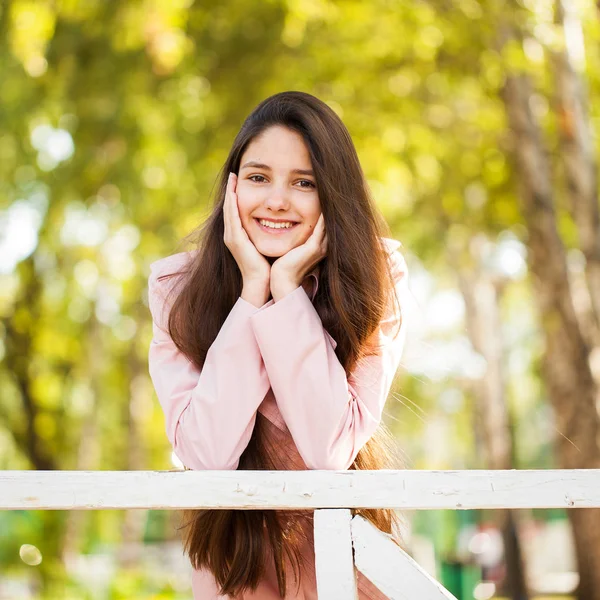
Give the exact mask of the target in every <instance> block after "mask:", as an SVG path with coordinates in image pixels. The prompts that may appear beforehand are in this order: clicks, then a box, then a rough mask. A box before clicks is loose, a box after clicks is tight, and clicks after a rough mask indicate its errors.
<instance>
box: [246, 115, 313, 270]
mask: <svg viewBox="0 0 600 600" xmlns="http://www.w3.org/2000/svg"><path fill="white" fill-rule="evenodd" d="M236 193H237V197H238V206H239V212H240V219H241V221H242V226H243V227H244V229H245V230H246V233H247V234H248V237H249V238H250V240H251V241H252V243H253V244H254V245H255V246H256V249H257V250H258V251H259V252H260V253H261V254H262V255H263V256H266V257H273V258H275V257H279V256H283V255H284V254H285V253H287V252H289V251H290V250H291V249H292V248H295V247H296V246H300V245H301V244H303V243H304V242H305V241H306V240H307V239H308V238H309V237H310V235H311V234H312V232H313V230H314V228H315V225H316V224H317V221H318V219H319V216H320V215H321V204H320V202H319V194H318V193H317V188H316V180H315V177H314V175H313V174H312V165H311V161H310V156H309V153H308V149H307V147H306V144H305V143H304V139H303V138H302V136H301V135H300V134H299V133H296V132H295V131H291V130H290V129H287V128H285V127H281V126H279V125H277V126H273V127H270V128H268V129H266V130H265V131H263V132H262V134H260V135H259V136H257V137H256V138H254V139H253V140H252V142H250V144H248V147H247V148H246V151H245V152H244V154H243V155H242V158H241V162H240V170H239V173H238V183H237V189H236ZM260 221H262V222H263V223H264V221H267V223H265V224H264V225H263V224H261V223H260ZM268 221H271V222H270V223H268ZM273 222H280V228H272V227H269V225H273ZM290 222H291V223H294V224H293V225H292V226H291V227H290V228H289V229H288V228H285V227H281V225H285V226H287V225H288V224H289V223H290Z"/></svg>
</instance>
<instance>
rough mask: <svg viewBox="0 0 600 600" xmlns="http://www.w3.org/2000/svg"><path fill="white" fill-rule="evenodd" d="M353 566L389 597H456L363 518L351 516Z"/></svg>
mask: <svg viewBox="0 0 600 600" xmlns="http://www.w3.org/2000/svg"><path fill="white" fill-rule="evenodd" d="M351 529H352V543H353V545H354V561H355V564H356V568H357V569H358V570H359V571H360V572H361V573H362V574H363V575H365V577H367V578H368V579H370V580H371V581H372V582H373V583H374V584H375V586H376V587H377V588H378V589H379V590H381V591H382V592H383V593H384V594H385V595H386V596H388V597H389V598H390V600H414V599H415V598H419V600H456V598H455V596H453V595H452V594H451V593H450V592H449V591H448V590H447V589H446V588H445V587H444V586H443V585H442V584H441V583H439V582H438V581H436V580H435V579H434V578H433V577H432V576H431V575H429V573H427V571H425V570H424V569H423V568H422V567H421V566H420V565H419V564H418V563H417V562H415V561H414V560H413V559H412V558H411V557H410V556H409V555H408V554H407V553H406V552H405V551H404V550H402V548H400V547H399V546H397V545H396V544H395V543H394V542H393V541H392V540H391V539H390V538H389V537H388V536H386V535H385V534H384V533H382V532H381V531H379V529H377V527H375V526H374V525H373V524H372V523H370V522H369V521H367V520H366V519H365V518H363V517H361V516H359V515H356V516H355V517H354V518H353V519H352V524H351Z"/></svg>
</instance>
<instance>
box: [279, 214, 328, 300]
mask: <svg viewBox="0 0 600 600" xmlns="http://www.w3.org/2000/svg"><path fill="white" fill-rule="evenodd" d="M326 255H327V234H326V233H325V219H324V217H323V214H321V216H320V217H319V220H318V221H317V224H316V225H315V228H314V231H313V232H312V234H311V235H310V237H309V238H308V239H307V240H306V242H304V243H303V244H301V245H300V246H297V247H296V248H292V250H290V251H289V252H287V253H286V254H284V255H283V256H282V257H280V258H278V259H277V260H276V261H275V262H274V263H273V264H272V265H271V280H270V281H271V294H272V295H273V300H275V302H277V300H280V299H281V298H283V297H284V296H286V295H287V294H289V293H290V292H293V291H294V290H295V289H296V288H297V287H298V286H299V285H300V284H301V283H302V280H303V279H304V277H306V275H307V273H309V271H310V270H311V269H312V268H313V267H314V266H315V265H316V264H317V263H318V262H319V261H321V260H322V259H323V258H325V256H326Z"/></svg>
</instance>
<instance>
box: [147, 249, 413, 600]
mask: <svg viewBox="0 0 600 600" xmlns="http://www.w3.org/2000/svg"><path fill="white" fill-rule="evenodd" d="M382 241H383V245H384V247H385V248H386V250H387V252H388V254H389V258H390V260H391V263H392V265H393V273H394V277H395V282H396V290H397V293H398V297H399V300H400V303H401V304H402V302H403V298H406V295H407V294H408V293H409V292H408V276H407V269H406V263H405V261H404V258H403V257H402V255H401V254H400V252H399V251H398V250H397V249H398V247H399V246H400V245H401V244H400V242H397V241H396V240H393V239H389V238H382ZM195 252H196V251H195V250H194V251H191V252H180V253H178V254H173V255H171V256H167V257H165V258H162V259H160V260H157V261H155V262H154V263H152V264H151V265H150V268H151V273H150V277H149V279H148V300H149V306H150V311H151V314H152V318H153V333H154V335H153V338H152V342H151V344H150V350H149V371H150V376H151V378H152V382H153V384H154V388H155V390H156V394H157V396H158V400H159V402H160V405H161V407H162V409H163V411H164V414H165V420H166V432H167V437H168V439H169V441H170V442H171V445H172V446H173V449H174V451H175V453H176V455H177V456H178V457H179V459H180V460H181V462H182V463H183V464H184V465H185V466H186V467H187V468H189V469H194V470H199V469H222V470H225V469H236V468H237V466H238V463H239V458H240V455H241V454H242V452H243V451H244V449H245V448H246V446H247V444H248V442H249V440H250V436H251V435H252V431H253V428H254V423H255V420H256V413H257V411H258V412H259V413H261V414H262V415H263V416H264V417H266V423H267V436H268V438H269V439H271V440H272V441H273V443H274V444H276V445H277V446H278V447H283V448H285V451H284V452H279V453H277V456H279V457H280V458H281V464H280V465H279V468H281V469H282V470H283V469H287V470H300V469H333V470H345V469H348V467H349V466H350V465H351V464H352V462H353V461H354V459H355V457H356V455H357V453H358V451H359V450H360V448H361V447H362V446H363V445H364V444H365V443H366V442H367V441H368V439H369V438H370V437H371V435H372V434H373V432H374V431H375V429H376V428H377V426H378V425H379V423H380V421H381V416H382V411H383V408H384V405H385V402H386V399H387V396H388V393H389V391H390V388H391V385H392V380H393V379H394V376H395V373H396V370H397V368H398V365H399V363H400V357H401V354H402V349H403V346H404V339H405V334H406V327H405V325H404V324H403V325H402V326H401V328H400V334H399V335H398V336H396V337H395V338H393V337H392V336H393V334H394V333H395V332H396V330H397V327H398V322H399V319H400V315H399V314H397V313H395V312H390V314H388V315H386V316H385V318H384V319H383V320H382V321H381V324H380V329H379V342H380V343H382V344H383V349H382V351H381V352H380V354H379V355H377V356H369V357H366V358H363V359H362V360H361V361H360V362H359V363H358V365H357V367H356V369H355V370H354V372H353V373H352V374H351V375H350V376H349V377H348V378H347V377H346V374H345V371H344V368H343V366H342V365H341V364H340V362H339V360H338V358H337V356H336V354H335V351H334V350H335V347H336V341H335V340H334V339H333V338H332V337H331V336H330V335H329V333H328V332H327V331H325V329H324V328H323V326H322V324H321V320H320V318H319V315H318V313H317V312H316V310H315V308H314V306H313V304H312V301H313V300H314V297H315V294H316V291H317V288H318V284H319V278H318V276H319V267H318V266H317V267H316V268H315V269H313V271H311V273H309V274H308V275H307V276H306V278H305V280H304V281H303V283H302V285H301V286H299V287H298V288H296V289H295V290H294V291H293V292H290V293H289V294H287V295H286V296H284V297H283V298H281V299H280V300H279V301H277V302H274V301H273V300H270V301H269V302H267V303H266V304H264V305H263V306H262V307H260V308H257V307H255V306H254V305H252V304H251V303H249V302H247V301H246V300H244V299H243V298H241V297H240V298H238V300H237V302H236V303H235V304H234V306H233V308H232V309H231V312H230V313H229V315H228V316H227V319H226V320H225V322H224V323H223V326H222V327H221V330H220V331H219V334H218V335H217V337H216V339H215V341H214V342H213V344H212V345H211V347H210V349H209V350H208V353H207V356H206V361H205V363H204V366H203V368H202V369H201V370H198V369H197V368H196V367H195V366H194V365H193V364H192V363H191V362H190V361H189V360H188V359H187V358H186V357H185V356H183V355H182V353H181V352H179V351H178V349H177V348H176V346H175V345H174V343H173V341H172V340H171V338H170V337H169V335H168V333H167V325H166V324H167V319H168V310H169V308H168V306H166V305H165V294H166V292H167V291H168V289H169V287H170V286H171V285H172V284H173V282H174V281H175V279H176V278H166V279H161V278H162V277H163V276H164V275H166V274H167V273H172V272H174V271H177V270H179V269H180V268H181V267H182V266H183V265H185V264H186V262H187V261H188V260H190V259H191V258H192V257H193V255H194V253H195ZM290 514H292V513H290ZM299 518H306V532H307V537H308V540H309V543H308V544H307V545H306V547H305V548H304V551H303V559H305V560H304V570H303V573H302V581H301V584H302V585H301V588H300V589H297V588H296V586H294V583H295V581H294V577H293V575H292V570H291V569H290V568H289V569H288V571H287V573H288V574H289V575H288V580H289V581H290V583H289V584H288V585H289V590H288V591H289V593H288V594H286V598H289V599H298V600H300V599H302V600H316V599H317V593H316V583H315V570H314V547H313V544H312V539H313V538H312V511H303V516H300V515H299ZM357 581H358V589H359V598H360V600H366V599H376V600H380V599H383V598H385V596H384V595H383V594H382V593H381V592H378V591H377V590H376V589H375V587H374V586H373V585H372V584H371V583H370V582H369V581H368V580H367V579H366V578H365V577H364V576H362V574H360V573H358V574H357ZM192 589H193V593H194V598H195V599H196V600H200V599H201V600H217V599H222V598H225V597H224V596H221V595H219V594H218V590H217V586H216V584H215V581H214V579H213V577H212V575H211V573H209V572H206V571H198V570H194V571H193V574H192ZM279 598H280V596H279V594H278V592H277V579H276V576H275V569H274V567H272V569H271V570H270V571H269V572H267V574H266V576H265V579H264V581H263V582H262V583H261V584H260V586H259V587H258V589H257V590H256V591H255V592H252V593H250V592H247V593H245V594H244V595H243V597H242V598H239V599H236V600H271V599H272V600H279Z"/></svg>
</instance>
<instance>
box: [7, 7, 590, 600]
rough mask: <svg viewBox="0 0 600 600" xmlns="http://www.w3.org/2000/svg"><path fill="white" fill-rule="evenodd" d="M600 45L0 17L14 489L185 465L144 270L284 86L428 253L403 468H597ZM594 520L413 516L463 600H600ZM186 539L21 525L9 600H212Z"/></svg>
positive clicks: (175, 17)
mask: <svg viewBox="0 0 600 600" xmlns="http://www.w3.org/2000/svg"><path fill="white" fill-rule="evenodd" d="M599 41H600V7H599V6H598V5H597V4H596V3H595V2H594V1H593V0H518V1H517V0H479V1H478V0H415V1H413V2H403V3H400V2H394V1H390V0H369V1H368V2H364V1H358V0H353V1H349V0H339V1H334V0H264V1H262V2H252V1H249V0H221V1H220V2H219V3H212V2H193V1H192V0H162V1H161V0H135V1H134V0H124V1H121V2H107V1H106V0H85V1H84V0H52V1H51V0H46V1H44V0H39V1H34V0H27V1H26V0H13V1H8V0H2V1H1V2H0V70H1V71H0V72H1V73H2V79H1V83H0V316H1V322H0V358H1V363H0V469H42V470H56V469H74V470H138V469H152V470H168V469H174V468H180V467H181V465H180V464H179V463H178V461H177V459H176V457H174V456H173V455H172V453H171V449H170V447H169V445H168V441H167V438H166V434H165V430H164V420H163V414H162V412H161V409H160V406H159V404H158V401H157V399H156V397H155V395H154V390H153V387H152V384H151V381H150V378H149V375H148V368H147V353H148V346H149V343H150V339H151V319H150V314H149V311H148V307H147V290H146V286H147V277H148V275H149V264H150V263H151V262H152V261H154V260H156V259H158V258H160V257H162V256H166V255H168V254H172V253H173V252H175V251H176V250H178V248H177V246H178V244H179V243H180V241H181V240H182V238H183V237H184V236H185V235H186V234H188V233H189V232H190V231H191V230H192V229H193V228H194V227H195V226H196V225H198V224H199V223H200V222H202V221H203V220H204V218H205V217H206V215H207V214H208V211H209V208H210V207H209V204H208V199H209V194H210V192H211V191H212V189H213V185H214V183H215V179H216V176H217V173H218V171H219V169H220V168H221V166H222V164H223V162H224V160H225V157H226V154H227V152H228V150H229V147H230V145H231V143H232V141H233V138H234V136H235V134H236V133H237V131H238V129H239V127H240V126H241V124H242V122H243V120H244V118H245V117H246V116H247V114H248V113H249V112H250V111H251V110H252V109H253V108H254V106H255V105H256V104H258V102H260V101H261V100H263V99H264V98H266V97H267V96H269V95H271V94H273V93H276V92H279V91H283V90H302V91H306V92H309V93H312V94H314V95H316V96H318V97H319V98H321V99H322V100H324V101H325V102H327V103H328V104H329V105H330V106H331V107H332V108H333V109H334V110H335V111H336V112H337V113H338V114H339V116H340V117H341V118H342V120H343V121H344V123H345V124H346V125H347V127H348V129H349V131H350V133H351V135H352V137H353V139H354V142H355V145H356V148H357V151H358V154H359V157H360V160H361V162H362V165H363V169H364V171H365V173H366V175H367V178H368V181H369V184H370V186H371V189H372V191H373V194H374V197H375V198H376V201H377V203H378V205H379V207H380V209H381V211H382V212H383V214H384V215H385V218H386V220H387V222H388V223H389V225H390V227H391V230H392V233H393V237H395V238H396V239H398V240H400V241H401V242H402V243H403V246H404V254H405V257H406V259H407V262H408V265H409V269H410V272H411V280H410V282H411V283H410V285H411V289H412V292H413V294H414V300H415V301H414V305H413V306H412V307H411V310H410V311H407V314H410V318H408V319H407V321H408V326H409V340H408V344H407V347H406V353H405V355H404V360H403V363H402V366H401V368H400V369H399V372H398V377H397V380H396V382H395V385H394V389H393V393H392V394H391V395H390V398H389V400H388V404H387V407H386V408H387V410H386V415H385V419H386V423H387V424H388V426H389V427H390V428H391V429H392V430H393V432H394V434H395V435H396V437H397V440H398V444H399V447H400V448H401V449H402V451H403V452H404V455H405V457H406V462H407V467H408V468H413V469H497V468H500V469H512V468H514V469H550V468H569V469H570V468H600V447H599V443H598V436H599V412H598V400H597V399H598V392H599V385H600V326H599V325H600V219H599V216H598V178H597V157H598V141H597V138H596V134H595V130H597V129H598V128H599V127H600V113H599V105H598V103H597V102H596V103H594V102H592V101H591V100H592V99H594V98H597V94H598V91H599V88H600V55H599V53H598V47H599V46H598V44H599ZM599 513H600V511H599V510H596V509H586V510H583V509H573V510H570V511H563V510H514V511H502V510H498V511H414V512H411V513H410V514H408V513H407V514H406V515H405V516H406V518H407V526H408V529H409V540H410V549H411V552H412V553H413V556H414V557H415V559H416V560H417V561H418V562H419V563H420V564H421V565H422V566H423V567H424V568H425V569H427V570H428V571H429V572H430V573H432V574H433V575H434V576H435V577H436V578H438V579H439V580H440V581H441V582H442V583H443V584H444V585H445V586H446V587H447V588H448V589H449V590H450V591H451V592H452V593H453V594H454V595H456V596H457V598H458V599H459V600H466V599H471V598H473V599H476V600H487V599H488V598H511V599H515V600H517V599H518V600H524V599H528V598H538V599H541V598H579V600H598V599H600V579H598V578H599V577H600V514H599ZM178 524H179V514H178V513H176V512H169V511H144V510H136V511H72V512H68V511H4V512H0V598H1V599H11V600H12V599H16V598H18V599H29V598H39V599H44V600H45V599H48V600H50V599H52V600H55V599H63V598H69V599H71V598H72V599H80V598H81V599H93V600H95V599H103V600H104V599H111V600H112V599H121V598H122V599H125V598H127V599H131V598H153V599H161V600H162V599H165V600H166V599H184V598H191V588H190V577H189V575H190V571H189V567H188V565H187V563H186V560H185V558H184V557H183V554H182V550H181V546H180V542H179V538H178V534H177V531H176V526H177V525H178Z"/></svg>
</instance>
